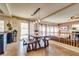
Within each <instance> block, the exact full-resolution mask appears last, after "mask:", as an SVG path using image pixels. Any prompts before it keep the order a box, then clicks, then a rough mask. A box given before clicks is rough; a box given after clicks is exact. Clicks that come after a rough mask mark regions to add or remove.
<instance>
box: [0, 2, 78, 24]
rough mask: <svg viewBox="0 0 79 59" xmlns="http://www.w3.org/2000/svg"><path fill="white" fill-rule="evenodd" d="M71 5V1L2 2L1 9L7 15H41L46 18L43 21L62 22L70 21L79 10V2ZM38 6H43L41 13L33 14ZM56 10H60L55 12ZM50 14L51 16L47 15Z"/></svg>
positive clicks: (29, 16)
mask: <svg viewBox="0 0 79 59" xmlns="http://www.w3.org/2000/svg"><path fill="white" fill-rule="evenodd" d="M69 5H71V3H2V4H1V3H0V9H1V10H3V12H4V13H5V14H6V15H14V16H18V17H24V18H36V17H37V16H39V18H40V19H42V18H44V19H42V21H46V22H51V23H62V22H67V21H69V17H71V16H73V15H76V14H78V12H79V4H74V5H73V6H69ZM67 6H69V7H67ZM37 8H41V9H40V11H39V14H38V15H34V16H31V15H32V14H33V13H34V12H35V11H36V9H37ZM56 11H58V12H57V13H55V12H56ZM53 13H54V14H53ZM50 14H51V15H50ZM48 15H50V16H49V17H47V16H48Z"/></svg>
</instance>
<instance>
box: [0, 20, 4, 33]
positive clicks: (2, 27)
mask: <svg viewBox="0 0 79 59" xmlns="http://www.w3.org/2000/svg"><path fill="white" fill-rule="evenodd" d="M0 32H4V21H3V20H0Z"/></svg>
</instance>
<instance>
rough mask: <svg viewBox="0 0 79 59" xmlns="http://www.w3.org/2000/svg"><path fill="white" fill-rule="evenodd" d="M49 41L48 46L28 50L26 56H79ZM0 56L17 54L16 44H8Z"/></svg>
mask: <svg viewBox="0 0 79 59" xmlns="http://www.w3.org/2000/svg"><path fill="white" fill-rule="evenodd" d="M49 43H50V44H49V47H47V48H45V49H39V50H37V51H31V52H28V53H27V54H26V56H79V53H76V52H73V51H70V50H68V49H65V48H63V47H60V46H58V45H54V44H53V43H52V41H51V42H50V41H49ZM2 56H17V44H16V43H11V44H8V45H7V50H6V53H5V54H3V55H2Z"/></svg>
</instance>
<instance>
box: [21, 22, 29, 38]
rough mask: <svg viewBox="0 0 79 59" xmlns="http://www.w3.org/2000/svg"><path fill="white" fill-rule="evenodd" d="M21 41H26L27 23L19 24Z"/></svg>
mask: <svg viewBox="0 0 79 59" xmlns="http://www.w3.org/2000/svg"><path fill="white" fill-rule="evenodd" d="M21 39H28V23H21Z"/></svg>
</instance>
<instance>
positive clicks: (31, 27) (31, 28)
mask: <svg viewBox="0 0 79 59" xmlns="http://www.w3.org/2000/svg"><path fill="white" fill-rule="evenodd" d="M30 35H34V24H33V22H30Z"/></svg>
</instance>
